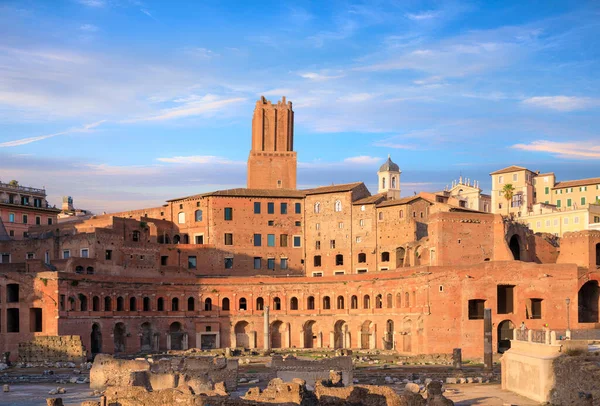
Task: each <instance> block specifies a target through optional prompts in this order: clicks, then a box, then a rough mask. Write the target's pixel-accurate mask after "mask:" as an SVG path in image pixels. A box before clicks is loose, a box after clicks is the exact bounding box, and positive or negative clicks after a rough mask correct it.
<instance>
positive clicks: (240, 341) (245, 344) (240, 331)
mask: <svg viewBox="0 0 600 406" xmlns="http://www.w3.org/2000/svg"><path fill="white" fill-rule="evenodd" d="M249 329H250V325H249V324H248V322H247V321H244V320H242V321H238V322H237V323H236V324H235V327H234V332H235V346H236V347H239V348H250V336H249V335H248V333H249Z"/></svg>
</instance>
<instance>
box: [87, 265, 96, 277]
mask: <svg viewBox="0 0 600 406" xmlns="http://www.w3.org/2000/svg"><path fill="white" fill-rule="evenodd" d="M85 273H87V274H88V275H93V274H94V268H93V267H91V266H88V267H87V268H86V270H85Z"/></svg>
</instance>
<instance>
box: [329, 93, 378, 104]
mask: <svg viewBox="0 0 600 406" xmlns="http://www.w3.org/2000/svg"><path fill="white" fill-rule="evenodd" d="M375 96H376V95H375V94H373V93H350V94H347V95H343V96H340V97H338V101H341V102H346V103H361V102H365V101H368V100H371V99H373V98H374V97H375Z"/></svg>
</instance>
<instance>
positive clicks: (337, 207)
mask: <svg viewBox="0 0 600 406" xmlns="http://www.w3.org/2000/svg"><path fill="white" fill-rule="evenodd" d="M334 209H335V211H342V201H341V200H336V201H335V205H334Z"/></svg>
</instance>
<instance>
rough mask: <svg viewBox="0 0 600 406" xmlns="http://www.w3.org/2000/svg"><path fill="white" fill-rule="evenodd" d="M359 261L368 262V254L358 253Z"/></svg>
mask: <svg viewBox="0 0 600 406" xmlns="http://www.w3.org/2000/svg"><path fill="white" fill-rule="evenodd" d="M358 262H359V263H360V264H362V263H365V262H367V254H365V253H363V252H361V253H360V254H358Z"/></svg>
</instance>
